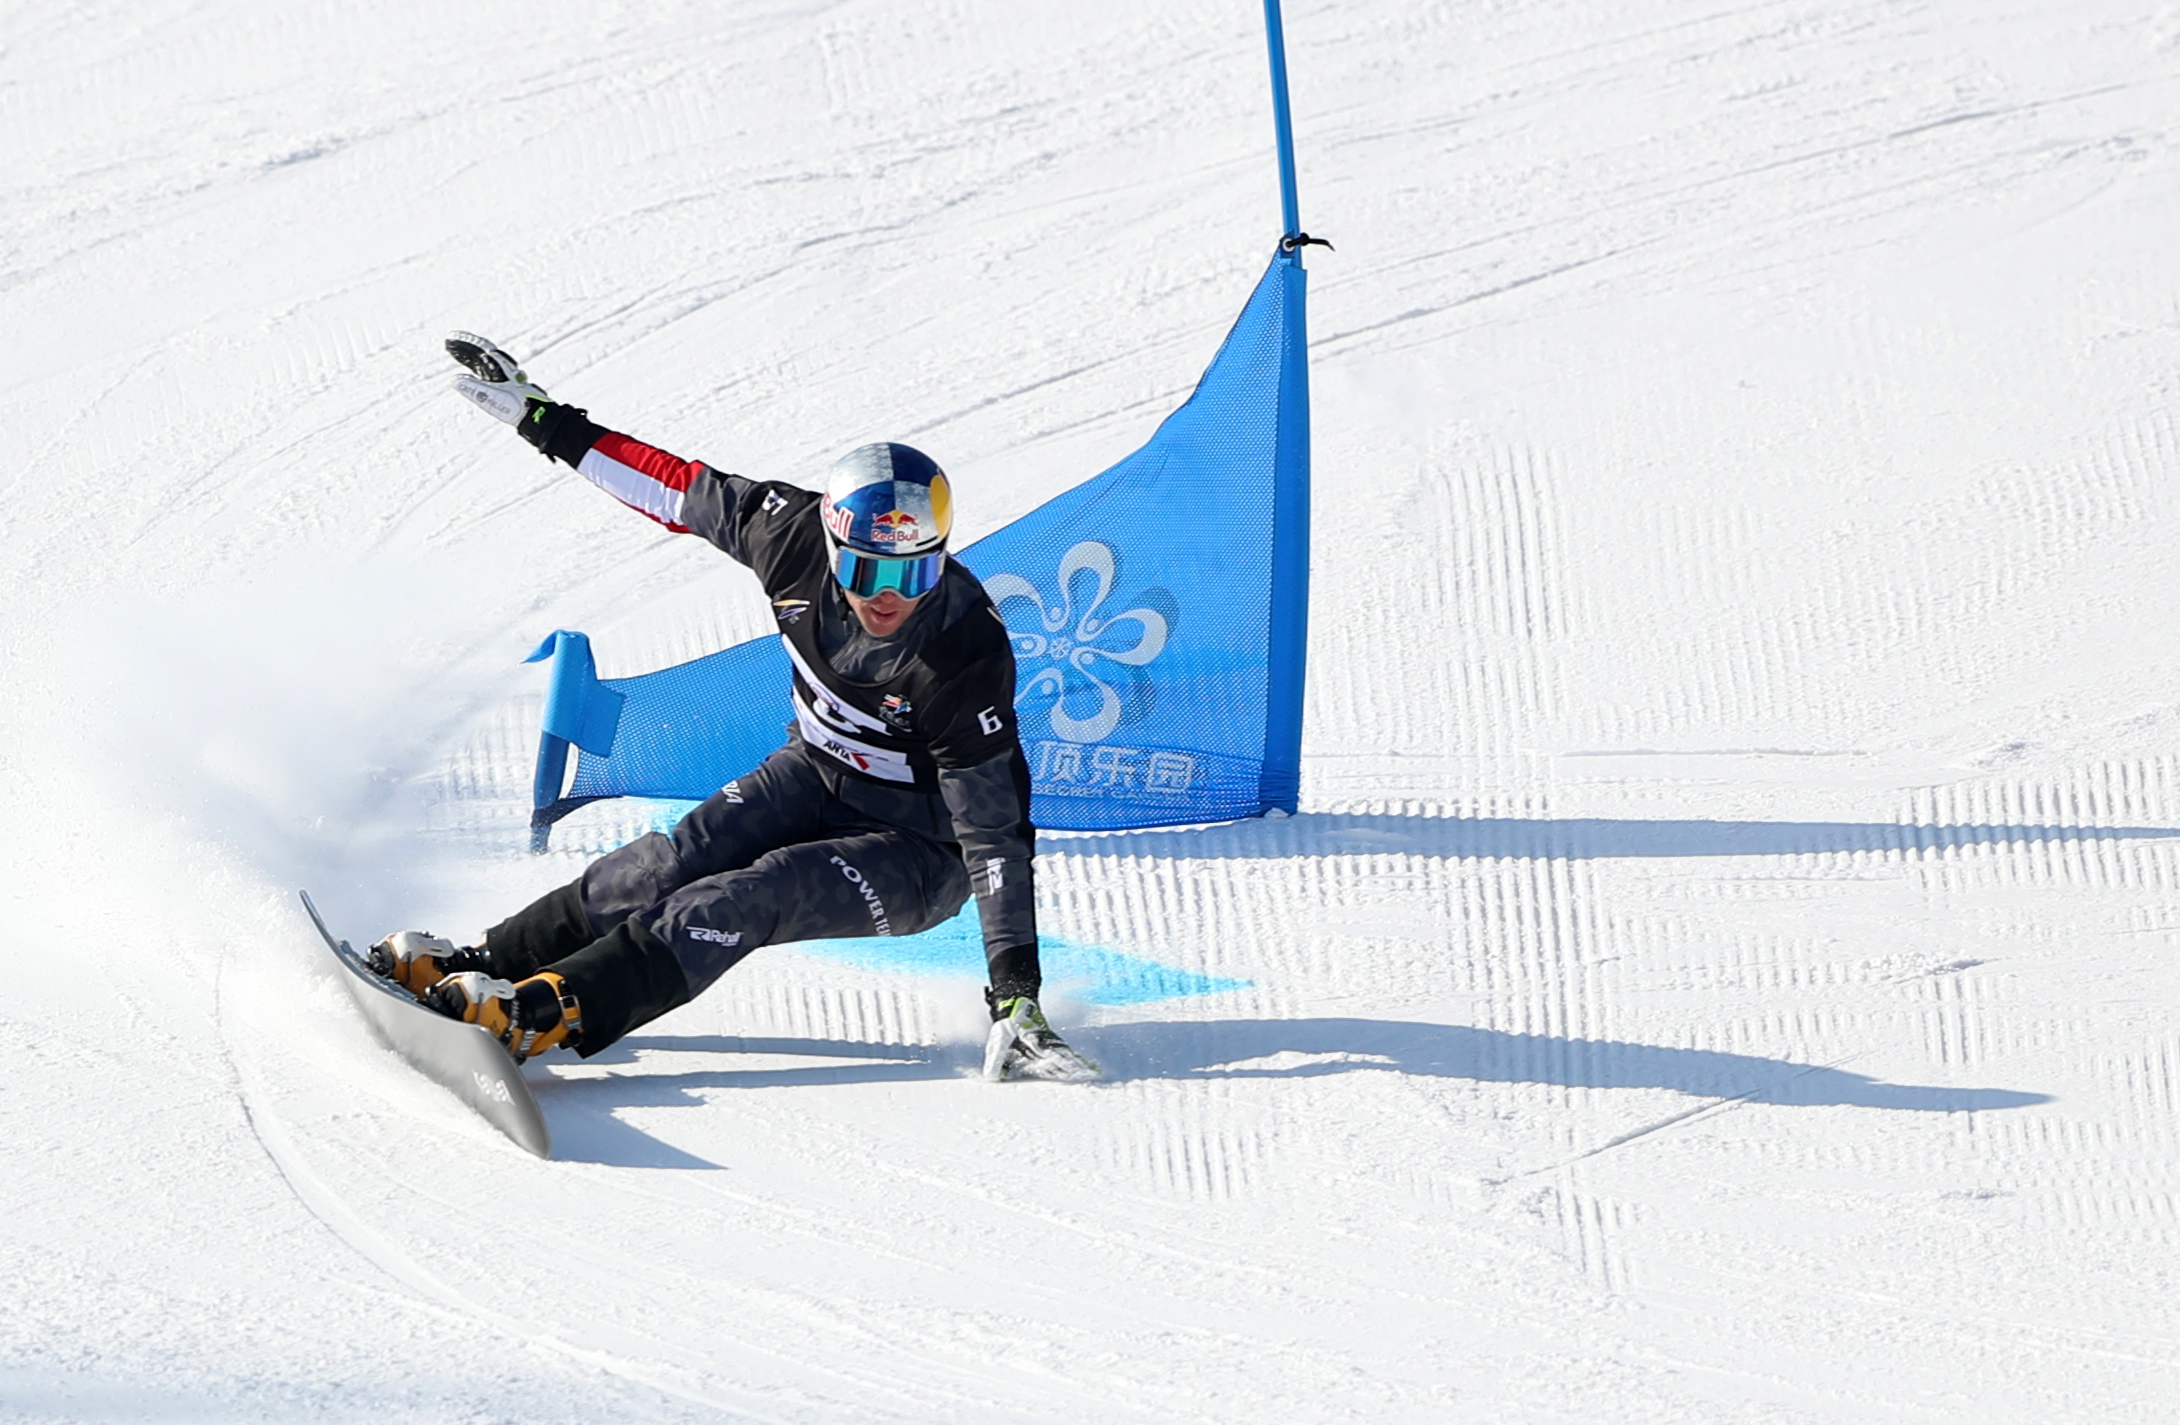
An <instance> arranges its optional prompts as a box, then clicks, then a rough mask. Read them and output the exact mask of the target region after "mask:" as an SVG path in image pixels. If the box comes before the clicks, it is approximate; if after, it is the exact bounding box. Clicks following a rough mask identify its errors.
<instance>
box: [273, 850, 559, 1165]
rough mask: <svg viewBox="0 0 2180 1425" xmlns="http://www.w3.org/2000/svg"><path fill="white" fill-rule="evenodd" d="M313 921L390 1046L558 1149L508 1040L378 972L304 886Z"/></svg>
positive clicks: (511, 1129)
mask: <svg viewBox="0 0 2180 1425" xmlns="http://www.w3.org/2000/svg"><path fill="white" fill-rule="evenodd" d="M297 894H298V895H300V896H301V897H302V898H303V909H304V910H306V911H308V912H310V922H311V924H313V925H315V926H317V927H318V934H319V935H321V936H323V937H324V938H325V944H326V949H327V950H328V951H329V952H330V953H331V954H332V956H333V959H334V962H335V963H336V964H338V965H339V966H340V968H341V975H340V979H341V983H342V984H344V985H346V986H347V987H348V993H349V995H350V996H351V997H352V998H353V999H354V1000H355V1001H356V1008H358V1009H360V1010H362V1011H363V1019H364V1023H366V1024H368V1025H370V1026H371V1032H372V1034H374V1035H376V1036H377V1038H378V1041H379V1042H380V1043H381V1044H384V1045H385V1046H386V1047H387V1048H389V1049H391V1050H393V1051H394V1052H395V1053H396V1054H398V1055H400V1056H401V1057H402V1058H403V1059H405V1060H407V1061H408V1062H409V1064H410V1065H411V1066H412V1067H414V1068H415V1069H416V1070H417V1072H418V1073H421V1074H423V1075H424V1077H426V1078H428V1079H430V1080H432V1081H433V1082H434V1083H437V1084H440V1085H441V1086H443V1087H444V1088H446V1089H447V1090H448V1091H449V1092H451V1093H452V1094H453V1095H454V1096H455V1097H456V1098H458V1099H460V1100H461V1101H462V1102H464V1103H466V1104H468V1105H469V1106H470V1107H471V1108H473V1109H475V1110H476V1111H477V1112H478V1113H479V1114H481V1115H483V1117H484V1119H485V1121H486V1122H487V1123H490V1124H491V1125H492V1126H493V1127H494V1128H497V1129H499V1130H500V1132H502V1133H505V1134H506V1135H507V1136H508V1137H509V1138H512V1139H514V1140H515V1142H516V1143H518V1144H520V1145H521V1146H522V1147H524V1148H527V1149H528V1150H529V1151H530V1152H532V1153H535V1154H537V1155H538V1156H539V1157H540V1158H550V1157H551V1156H552V1155H553V1135H552V1130H550V1129H549V1128H547V1127H546V1126H545V1115H544V1114H543V1113H541V1112H540V1111H539V1110H538V1106H537V1099H536V1098H535V1097H534V1096H533V1095H532V1094H531V1093H530V1086H529V1085H528V1084H527V1083H525V1082H523V1078H522V1070H521V1069H520V1068H519V1067H518V1066H517V1065H516V1063H515V1061H514V1058H513V1056H511V1055H510V1054H509V1053H508V1052H507V1049H506V1046H505V1045H503V1044H501V1043H500V1041H499V1040H497V1039H494V1038H493V1037H492V1036H491V1035H490V1034H488V1033H486V1032H485V1031H484V1030H483V1029H480V1028H479V1027H478V1026H476V1025H474V1024H464V1023H462V1022H461V1021H460V1020H458V1019H448V1018H447V1017H446V1016H445V1015H441V1014H434V1013H432V1012H431V1011H430V1010H428V1009H426V1008H424V1006H422V1005H420V1004H418V1003H417V1002H416V1001H415V1000H414V999H412V998H410V997H409V994H408V992H407V991H405V990H402V989H400V988H398V987H397V986H394V985H390V984H388V983H387V982H386V981H384V980H382V979H380V978H379V977H378V976H377V975H374V974H372V973H371V967H370V966H369V965H367V964H365V963H364V960H363V957H362V956H361V955H358V954H357V953H356V952H355V950H354V949H353V948H352V947H351V946H350V945H349V943H348V942H347V941H345V940H341V939H338V938H336V937H335V936H334V934H333V932H332V931H330V930H328V929H326V923H325V918H324V917H323V916H321V915H319V914H318V907H317V906H315V905H313V904H312V903H311V899H310V892H308V891H299V892H297Z"/></svg>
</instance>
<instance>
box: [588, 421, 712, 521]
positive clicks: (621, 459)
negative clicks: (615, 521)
mask: <svg viewBox="0 0 2180 1425" xmlns="http://www.w3.org/2000/svg"><path fill="white" fill-rule="evenodd" d="M575 468H576V470H577V472H579V473H580V474H581V475H582V476H583V478H584V479H586V480H589V481H590V482H591V483H592V484H593V485H596V486H597V487H598V488H599V489H601V490H603V491H605V492H606V493H607V494H609V495H611V496H612V497H613V498H614V499H616V500H619V501H620V502H621V503H622V504H624V505H626V506H628V507H629V508H630V509H632V510H636V511H639V512H640V513H643V514H647V515H649V516H650V517H651V518H652V519H655V520H657V521H658V522H659V523H660V524H662V525H665V526H666V527H667V528H668V529H670V530H672V531H673V532H674V533H676V534H687V533H688V532H689V527H688V526H687V525H685V524H683V523H682V522H681V501H682V496H683V495H684V494H686V493H687V491H688V489H689V487H690V486H691V485H693V484H695V483H696V477H697V476H699V475H701V474H703V473H704V470H705V468H706V467H705V465H704V463H703V462H702V461H699V460H683V459H682V458H681V457H680V456H678V455H669V454H667V453H666V452H665V451H663V450H660V449H659V448H658V447H656V446H651V445H645V444H644V443H643V442H642V441H640V440H631V439H630V438H629V437H627V436H625V435H620V434H617V433H615V432H612V431H608V432H607V433H606V434H604V435H602V436H600V437H599V438H598V441H597V443H596V444H594V445H593V446H591V448H590V449H589V450H588V451H587V452H585V454H584V456H583V460H582V463H581V464H579V465H577V466H576V467H575Z"/></svg>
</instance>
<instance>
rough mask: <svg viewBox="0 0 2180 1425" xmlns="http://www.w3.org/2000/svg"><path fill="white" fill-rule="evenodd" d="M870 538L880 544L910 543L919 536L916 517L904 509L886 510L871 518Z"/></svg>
mask: <svg viewBox="0 0 2180 1425" xmlns="http://www.w3.org/2000/svg"><path fill="white" fill-rule="evenodd" d="M870 523H871V538H872V539H875V540H877V541H878V542H879V543H881V544H911V543H914V542H915V541H916V540H917V539H918V538H919V537H920V535H919V532H918V528H917V524H916V517H915V516H914V515H912V514H910V513H909V512H908V511H906V510H888V511H886V512H885V513H884V514H882V515H874V516H872V518H871V522H870Z"/></svg>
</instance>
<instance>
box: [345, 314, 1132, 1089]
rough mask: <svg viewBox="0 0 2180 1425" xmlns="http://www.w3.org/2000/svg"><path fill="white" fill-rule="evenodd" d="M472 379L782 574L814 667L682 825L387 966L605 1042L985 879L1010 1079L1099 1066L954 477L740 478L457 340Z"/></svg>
mask: <svg viewBox="0 0 2180 1425" xmlns="http://www.w3.org/2000/svg"><path fill="white" fill-rule="evenodd" d="M447 352H448V354H449V355H451V356H452V357H453V358H454V359H455V360H456V361H457V362H459V363H460V364H461V365H462V366H463V367H464V368H466V371H467V374H466V375H463V376H460V377H458V378H456V380H455V382H454V387H455V389H456V390H457V391H458V392H460V393H461V394H462V395H464V396H466V397H467V398H469V399H470V400H471V401H473V402H475V403H476V404H477V405H478V406H481V407H483V408H484V409H485V410H487V411H489V412H491V413H492V414H493V415H495V416H497V417H499V419H501V420H503V421H506V422H508V423H509V424H511V425H513V426H514V427H515V428H516V429H517V430H518V431H519V432H520V433H521V435H522V437H523V439H525V440H527V441H528V442H529V443H530V444H531V445H533V446H535V447H536V448H537V449H538V450H539V451H540V452H541V453H543V454H544V455H545V456H547V457H548V458H550V459H555V460H559V461H562V462H564V463H566V464H568V465H571V466H573V467H575V469H576V470H577V471H578V472H580V473H581V474H583V475H584V476H586V477H587V478H589V479H590V480H591V481H592V482H593V483H594V484H596V485H598V486H599V487H600V488H602V489H604V490H605V491H606V492H607V493H609V494H611V495H613V496H614V497H615V498H617V499H619V500H620V501H621V502H622V503H624V504H626V505H628V506H630V507H631V508H633V509H635V510H637V511H639V512H640V513H642V514H645V515H647V516H649V517H650V518H652V519H653V520H656V521H657V522H658V523H660V524H662V525H664V526H666V528H668V529H670V530H674V531H676V532H682V533H690V534H695V535H698V536H699V537H701V538H704V539H707V540H709V541H710V542H711V543H713V544H714V545H717V546H718V547H719V548H720V549H721V550H723V551H725V552H726V553H727V554H728V555H729V556H731V557H732V558H734V559H736V560H738V561H740V562H741V563H743V564H745V565H747V566H749V568H750V569H751V570H753V571H754V572H755V573H756V575H757V577H758V580H759V581H760V582H761V583H762V584H763V586H764V591H765V595H766V597H768V598H769V599H771V601H772V611H773V614H774V616H775V618H776V619H777V620H778V623H779V632H780V637H781V639H782V640H783V641H784V642H785V643H786V645H787V650H788V655H789V658H790V661H791V662H792V663H793V664H794V674H793V689H792V693H793V702H794V711H795V721H794V722H793V723H792V724H790V725H789V728H788V739H787V744H786V745H785V746H784V747H782V748H781V749H780V750H779V751H777V752H775V753H773V754H772V755H771V756H770V757H768V758H767V759H765V761H764V762H763V763H762V764H760V765H759V766H758V767H756V768H755V769H754V770H752V771H750V772H748V773H747V774H745V775H743V776H741V777H738V778H736V779H735V780H734V781H731V782H729V783H727V785H726V786H725V787H723V788H721V789H720V790H719V791H718V792H716V793H714V794H713V795H712V796H711V797H710V798H708V799H707V800H705V801H704V802H703V803H702V804H700V805H699V806H697V808H696V809H695V810H693V811H691V812H690V813H689V814H688V815H687V816H686V817H684V818H682V820H681V822H680V824H679V825H677V826H676V827H675V828H674V830H673V832H672V833H671V834H660V833H656V832H654V833H652V834H650V835H648V836H644V837H640V838H638V839H637V840H635V841H633V842H630V843H629V844H628V845H626V846H624V847H622V848H621V849H620V850H618V851H614V852H612V853H610V854H608V855H606V856H604V857H601V858H600V859H599V860H597V861H595V862H593V863H592V864H591V865H590V867H589V868H588V869H587V870H585V871H584V872H583V874H582V875H581V876H580V877H578V878H577V879H576V880H575V881H574V882H573V883H571V884H569V885H567V886H563V887H561V888H560V889H559V890H556V891H553V892H551V893H549V894H547V895H545V896H544V897H542V898H541V899H539V900H538V901H536V902H535V903H533V904H531V905H530V906H528V907H527V908H525V909H523V910H521V911H518V912H517V913H516V914H514V915H512V916H510V917H508V918H507V919H506V920H504V921H501V922H500V923H499V924H498V925H495V926H493V927H492V928H491V929H490V930H488V931H487V932H486V933H485V938H484V943H483V944H482V945H478V946H473V947H467V948H462V947H457V946H455V945H454V944H452V943H451V942H449V941H446V940H443V939H439V938H438V937H435V936H431V935H428V934H425V933H423V932H418V931H401V932H398V933H396V934H393V935H390V936H388V937H387V938H386V939H384V940H382V941H380V942H379V943H378V944H376V945H374V946H372V947H371V953H370V957H369V958H370V962H371V965H372V967H373V969H375V970H377V971H378V973H380V974H382V975H384V976H386V977H387V978H389V979H392V980H394V981H396V982H398V983H400V984H401V985H402V986H404V987H405V988H407V989H408V990H409V991H410V992H411V993H412V994H415V995H416V996H417V997H418V998H419V999H421V1000H422V1001H423V1002H424V1003H425V1004H427V1005H429V1006H431V1007H432V1008H434V1009H436V1010H438V1011H440V1012H441V1013H444V1014H447V1015H450V1016H452V1017H455V1018H459V1019H463V1020H467V1021H469V1022H471V1023H475V1024H480V1025H483V1026H484V1027H485V1028H486V1029H488V1030H490V1031H491V1032H492V1033H493V1034H495V1035H496V1036H498V1037H499V1039H500V1040H501V1041H502V1042H503V1043H505V1044H506V1045H507V1047H508V1049H509V1051H510V1052H511V1053H512V1054H513V1055H514V1056H515V1058H516V1059H517V1060H518V1061H519V1060H522V1059H525V1058H527V1057H529V1056H530V1055H532V1054H537V1053H541V1052H543V1051H544V1050H547V1049H550V1048H554V1047H565V1048H572V1049H574V1050H575V1051H576V1052H577V1053H578V1054H581V1055H583V1056H585V1057H588V1056H590V1055H592V1054H595V1053H597V1052H598V1051H599V1050H601V1049H603V1048H605V1047H606V1046H607V1045H609V1044H611V1043H613V1042H614V1041H615V1040H617V1039H619V1038H620V1037H621V1036H622V1035H624V1034H627V1033H628V1032H629V1031H630V1030H632V1029H634V1028H636V1027H637V1026H638V1025H641V1024H644V1023H646V1022H648V1021H649V1020H652V1019H655V1018H657V1017H658V1016H659V1015H661V1014H664V1013H666V1012H667V1011H668V1010H671V1009H673V1008H675V1007H676V1006H678V1005H682V1004H685V1003H687V1002H688V1001H689V1000H690V999H691V998H693V997H694V996H696V995H698V994H701V993H702V992H703V991H704V990H705V989H706V988H708V987H709V986H710V985H711V984H712V982H713V981H715V980H717V979H718V978H719V977H720V976H721V975H722V974H724V973H725V972H726V971H727V970H729V969H731V968H732V967H733V966H734V965H735V964H737V963H738V962H739V961H740V960H741V959H742V958H743V957H744V956H746V955H748V954H749V953H750V952H751V951H753V950H756V949H758V948H759V947H761V946H764V945H771V944H776V943H779V942H783V941H794V940H812V939H820V938H834V937H845V936H856V935H908V934H914V933H916V932H917V931H921V930H927V929H929V928H931V927H932V926H934V925H938V924H940V923H942V922H944V921H946V920H948V919H950V918H951V917H952V916H953V915H954V914H955V912H957V911H958V910H960V908H961V906H962V904H963V903H964V902H965V901H966V900H967V899H968V897H969V896H970V895H971V894H972V893H973V894H974V895H975V896H976V898H977V908H978V913H979V916H980V919H981V921H982V924H983V931H984V946H985V957H986V961H987V970H988V973H989V976H990V987H989V988H988V989H986V990H985V992H984V994H985V1000H986V1002H987V1003H988V1005H989V1006H990V1009H991V1016H992V1028H991V1033H990V1037H989V1039H988V1040H987V1042H986V1045H985V1054H984V1072H985V1075H986V1077H989V1078H1013V1077H1022V1076H1029V1077H1041V1078H1057V1079H1084V1078H1089V1077H1092V1076H1094V1075H1095V1074H1096V1072H1097V1068H1096V1065H1094V1064H1092V1063H1091V1062H1090V1061H1089V1060H1087V1059H1085V1058H1083V1057H1082V1056H1081V1055H1080V1054H1077V1053H1076V1052H1075V1051H1074V1050H1073V1049H1071V1048H1069V1047H1068V1045H1067V1044H1066V1043H1065V1042H1064V1041H1063V1040H1062V1039H1061V1038H1060V1036H1059V1035H1058V1034H1056V1033H1054V1032H1053V1030H1052V1028H1051V1026H1050V1025H1049V1024H1048V1023H1047V1022H1046V1021H1045V1017H1044V1015H1043V1013H1042V1012H1041V1011H1040V1010H1039V1008H1038V1005H1037V996H1038V993H1039V991H1040V988H1041V975H1040V970H1039V966H1038V962H1037V913H1036V896H1035V884H1034V881H1033V879H1032V875H1031V857H1032V855H1033V853H1034V843H1035V837H1036V832H1035V829H1034V828H1033V827H1032V826H1031V825H1030V820H1029V797H1030V781H1029V768H1028V764H1027V763H1026V761H1025V760H1024V759H1023V756H1022V748H1021V743H1020V740H1019V738H1018V737H1017V735H1016V730H1015V720H1014V651H1013V647H1012V645H1011V644H1010V642H1009V640H1008V636H1007V631H1006V626H1005V624H1004V623H1003V622H1002V621H1001V620H1000V617H999V614H998V611H997V610H996V609H994V608H993V606H992V603H991V600H990V599H989V598H988V597H986V595H985V593H984V588H983V585H981V584H980V583H978V582H977V578H976V576H975V575H974V574H972V573H970V572H969V570H968V569H967V568H965V567H964V566H962V565H961V564H959V563H957V562H955V561H954V560H952V559H949V558H948V557H947V554H946V540H947V535H948V533H949V531H950V528H951V526H952V523H953V518H952V516H953V511H952V497H951V494H950V492H949V489H948V485H947V480H946V475H945V473H944V472H943V471H941V470H940V469H939V467H938V466H937V465H936V464H935V463H934V462H933V461H932V460H931V458H930V457H929V456H926V455H924V454H923V453H922V452H921V451H918V450H914V449H912V448H910V447H909V446H906V445H893V444H880V445H866V446H863V447H861V448H860V449H857V450H853V451H850V452H849V453H848V454H847V455H845V456H843V457H841V459H840V460H839V461H838V462H836V463H835V464H834V465H833V467H832V468H831V470H830V471H829V472H828V473H827V475H826V477H825V481H824V489H823V491H822V492H816V491H810V490H804V489H799V488H797V487H795V486H793V485H788V484H782V483H780V482H777V481H756V480H748V479H744V478H743V477H742V476H739V475H729V474H727V473H726V472H724V471H721V470H715V469H713V468H711V467H710V466H708V465H705V464H703V463H701V462H699V461H692V460H683V459H681V458H680V457H678V456H675V455H670V454H668V453H667V452H665V451H663V450H660V449H658V448H657V447H655V446H650V445H646V444H644V443H642V442H641V441H637V440H634V439H631V438H630V437H628V436H625V435H621V434H618V433H616V432H614V431H610V430H607V429H606V428H605V427H603V426H600V425H597V424H596V423H594V422H593V421H592V420H591V419H590V417H589V414H588V412H586V411H582V410H578V409H576V408H575V407H573V406H568V405H563V404H560V403H558V402H556V401H554V400H552V399H551V398H550V397H548V396H547V395H546V394H545V392H544V391H542V390H540V389H539V388H538V387H537V386H535V385H533V384H531V382H530V380H529V378H528V377H527V376H526V375H525V374H524V373H523V372H522V371H521V370H520V369H519V368H518V366H517V364H516V362H515V361H514V359H513V358H512V357H510V356H509V355H508V354H507V353H506V352H504V351H502V350H500V349H499V348H498V347H497V346H495V345H493V344H492V343H491V342H489V341H487V340H485V339H484V338H482V337H478V336H473V335H471V334H470V333H467V332H457V333H455V334H454V335H453V336H451V337H449V338H448V339H447Z"/></svg>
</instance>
